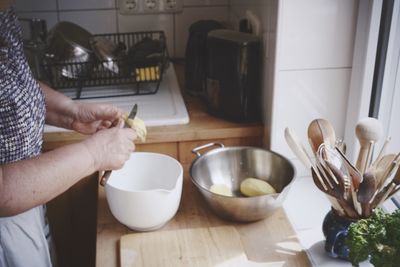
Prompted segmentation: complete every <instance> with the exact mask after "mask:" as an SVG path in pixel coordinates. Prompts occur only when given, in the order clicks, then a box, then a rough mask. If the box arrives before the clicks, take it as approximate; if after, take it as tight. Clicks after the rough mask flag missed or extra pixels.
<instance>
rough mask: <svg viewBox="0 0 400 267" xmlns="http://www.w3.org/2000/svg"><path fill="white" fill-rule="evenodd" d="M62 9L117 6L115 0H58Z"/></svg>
mask: <svg viewBox="0 0 400 267" xmlns="http://www.w3.org/2000/svg"><path fill="white" fill-rule="evenodd" d="M57 1H58V8H59V9H60V10H68V9H74V10H81V9H105V8H108V9H109V8H115V0H84V1H82V0H57Z"/></svg>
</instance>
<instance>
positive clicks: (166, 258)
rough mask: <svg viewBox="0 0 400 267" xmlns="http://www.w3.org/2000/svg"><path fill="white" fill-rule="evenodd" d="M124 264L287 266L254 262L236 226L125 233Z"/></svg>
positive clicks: (124, 266) (135, 266) (122, 245)
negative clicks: (248, 256)
mask: <svg viewBox="0 0 400 267" xmlns="http://www.w3.org/2000/svg"><path fill="white" fill-rule="evenodd" d="M120 257H121V267H159V266H170V267H180V266H182V267H191V266H196V267H208V266H209V267H212V266H213V267H214V266H218V267H232V266H246V267H247V266H249V267H250V266H283V263H272V264H271V262H270V263H256V262H250V261H249V260H248V259H247V257H246V255H245V254H244V249H243V246H242V243H241V240H240V235H239V233H238V232H237V230H236V229H235V227H233V226H218V227H206V228H194V229H180V230H174V231H162V232H160V231H156V232H145V233H134V234H128V235H123V236H122V237H121V239H120Z"/></svg>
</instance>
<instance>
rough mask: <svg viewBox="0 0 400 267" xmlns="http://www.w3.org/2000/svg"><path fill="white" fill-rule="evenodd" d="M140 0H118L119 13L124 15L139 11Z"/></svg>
mask: <svg viewBox="0 0 400 267" xmlns="http://www.w3.org/2000/svg"><path fill="white" fill-rule="evenodd" d="M139 2H140V0H119V1H118V9H119V13H121V14H124V15H129V14H135V13H140V3H139Z"/></svg>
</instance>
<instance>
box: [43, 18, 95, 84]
mask: <svg viewBox="0 0 400 267" xmlns="http://www.w3.org/2000/svg"><path fill="white" fill-rule="evenodd" d="M91 37H92V34H91V33H90V32H88V31H87V30H85V29H84V28H82V27H80V26H78V25H76V24H74V23H71V22H66V21H63V22H60V23H58V24H57V25H56V26H54V28H53V29H52V30H51V31H50V32H49V37H48V39H47V44H48V46H47V49H46V61H47V62H48V63H51V64H55V66H56V68H55V70H56V72H57V73H53V75H54V74H58V75H62V76H64V77H67V78H71V79H79V78H86V77H87V76H88V75H89V73H90V71H91V70H92V68H93V61H94V58H95V55H94V53H93V51H92V49H91V46H90V43H89V40H90V38H91Z"/></svg>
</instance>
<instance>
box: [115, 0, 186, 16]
mask: <svg viewBox="0 0 400 267" xmlns="http://www.w3.org/2000/svg"><path fill="white" fill-rule="evenodd" d="M118 9H119V13H121V14H123V15H129V14H146V13H149V14H157V13H177V12H181V11H182V10H183V0H118Z"/></svg>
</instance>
